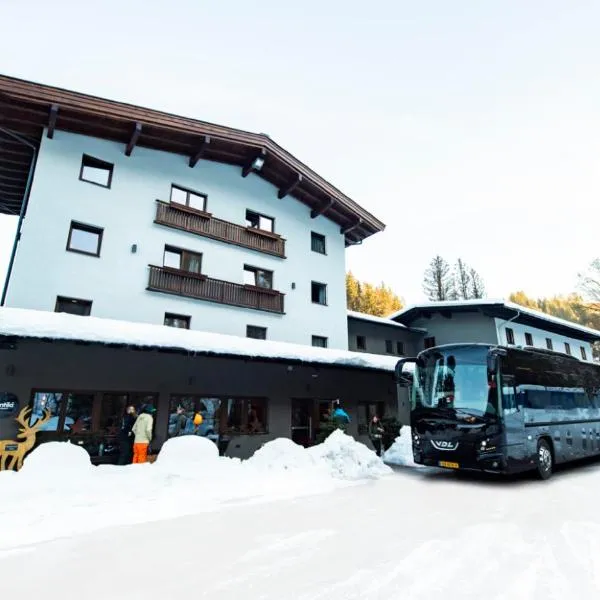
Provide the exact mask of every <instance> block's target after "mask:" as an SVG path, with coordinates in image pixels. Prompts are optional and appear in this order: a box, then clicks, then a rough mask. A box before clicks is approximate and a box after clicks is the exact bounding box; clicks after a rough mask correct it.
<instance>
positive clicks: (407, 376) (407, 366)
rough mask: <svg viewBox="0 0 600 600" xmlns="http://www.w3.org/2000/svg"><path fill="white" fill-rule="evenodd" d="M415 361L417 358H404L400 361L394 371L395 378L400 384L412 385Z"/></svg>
mask: <svg viewBox="0 0 600 600" xmlns="http://www.w3.org/2000/svg"><path fill="white" fill-rule="evenodd" d="M415 362H416V359H415V358H402V359H400V360H399V361H398V363H397V364H396V369H395V372H394V375H395V380H396V383H397V384H398V385H401V386H404V387H406V386H410V385H412V382H413V371H414V364H415ZM411 367H412V368H411Z"/></svg>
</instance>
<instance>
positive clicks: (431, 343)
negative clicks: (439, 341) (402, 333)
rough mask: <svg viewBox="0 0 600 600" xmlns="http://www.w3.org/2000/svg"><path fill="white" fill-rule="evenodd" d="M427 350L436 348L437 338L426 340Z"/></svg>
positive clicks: (427, 338)
mask: <svg viewBox="0 0 600 600" xmlns="http://www.w3.org/2000/svg"><path fill="white" fill-rule="evenodd" d="M424 345H425V348H433V347H434V346H435V338H434V337H426V338H425V340H424Z"/></svg>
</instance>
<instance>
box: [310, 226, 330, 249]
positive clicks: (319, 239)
mask: <svg viewBox="0 0 600 600" xmlns="http://www.w3.org/2000/svg"><path fill="white" fill-rule="evenodd" d="M310 249H311V250H312V251H313V252H317V253H318V254H326V248H325V236H324V235H321V234H320V233H315V232H314V231H311V233H310Z"/></svg>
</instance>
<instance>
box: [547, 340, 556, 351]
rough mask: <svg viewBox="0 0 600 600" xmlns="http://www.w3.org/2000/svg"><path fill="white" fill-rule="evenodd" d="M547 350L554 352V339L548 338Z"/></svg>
mask: <svg viewBox="0 0 600 600" xmlns="http://www.w3.org/2000/svg"><path fill="white" fill-rule="evenodd" d="M546 348H548V350H553V349H554V346H553V345H552V339H551V338H546Z"/></svg>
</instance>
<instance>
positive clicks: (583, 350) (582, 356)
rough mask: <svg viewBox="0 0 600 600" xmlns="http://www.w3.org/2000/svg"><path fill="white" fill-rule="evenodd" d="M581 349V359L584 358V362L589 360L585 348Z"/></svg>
mask: <svg viewBox="0 0 600 600" xmlns="http://www.w3.org/2000/svg"><path fill="white" fill-rule="evenodd" d="M579 349H580V350H581V358H583V360H587V353H586V351H585V348H584V347H583V346H580V348H579Z"/></svg>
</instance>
